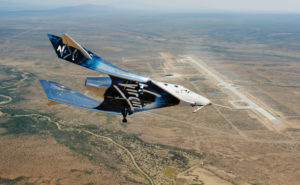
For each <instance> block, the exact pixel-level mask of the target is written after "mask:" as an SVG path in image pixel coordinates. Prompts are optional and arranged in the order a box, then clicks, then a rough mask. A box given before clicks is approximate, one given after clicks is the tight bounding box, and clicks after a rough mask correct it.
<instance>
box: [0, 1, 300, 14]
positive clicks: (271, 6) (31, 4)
mask: <svg viewBox="0 0 300 185" xmlns="http://www.w3.org/2000/svg"><path fill="white" fill-rule="evenodd" d="M81 4H96V5H105V6H110V7H114V8H119V9H127V10H128V9H134V10H159V11H166V12H189V11H191V12H270V13H300V0H49V1H41V0H0V10H1V9H8V10H11V9H14V8H15V9H16V10H20V9H51V8H57V7H63V6H77V5H81Z"/></svg>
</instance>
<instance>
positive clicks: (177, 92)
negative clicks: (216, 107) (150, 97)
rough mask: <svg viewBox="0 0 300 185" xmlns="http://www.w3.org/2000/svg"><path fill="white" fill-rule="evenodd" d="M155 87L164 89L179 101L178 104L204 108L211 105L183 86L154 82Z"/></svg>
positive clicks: (205, 99) (208, 101) (202, 97)
mask: <svg viewBox="0 0 300 185" xmlns="http://www.w3.org/2000/svg"><path fill="white" fill-rule="evenodd" d="M154 83H155V84H156V85H157V86H159V87H160V88H162V89H164V90H165V91H167V92H168V93H170V94H171V95H173V96H175V97H176V98H178V99H179V100H180V104H185V105H191V106H205V105H209V104H211V101H210V100H209V99H207V98H205V97H204V96H201V95H199V94H197V93H195V92H193V91H191V90H189V89H187V88H185V87H183V86H180V85H176V84H170V83H165V82H156V81H155V82H154Z"/></svg>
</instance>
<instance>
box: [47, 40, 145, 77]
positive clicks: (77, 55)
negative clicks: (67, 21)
mask: <svg viewBox="0 0 300 185" xmlns="http://www.w3.org/2000/svg"><path fill="white" fill-rule="evenodd" d="M48 37H49V39H50V41H51V43H52V45H53V47H54V50H55V52H56V54H57V56H58V57H59V58H61V59H64V60H67V61H69V62H72V63H74V64H78V65H80V66H83V67H86V68H89V69H92V70H97V71H100V72H103V73H106V74H108V75H110V76H115V77H119V78H123V79H128V80H133V81H138V82H147V81H149V78H147V77H144V76H142V75H138V74H135V73H132V72H129V71H126V70H124V69H121V68H119V67H117V66H115V65H113V64H111V63H110V62H108V61H106V60H103V59H102V58H101V57H99V56H97V55H96V54H94V53H92V52H91V51H89V50H87V49H85V48H83V47H82V46H80V45H79V44H78V43H77V42H76V41H75V40H73V39H72V38H71V37H70V36H68V35H67V34H63V35H62V37H58V36H55V35H50V34H49V35H48Z"/></svg>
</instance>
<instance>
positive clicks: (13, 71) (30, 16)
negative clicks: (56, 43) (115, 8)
mask: <svg viewBox="0 0 300 185" xmlns="http://www.w3.org/2000/svg"><path fill="white" fill-rule="evenodd" d="M77 11H78V10H77V9H75V10H74V11H72V9H70V11H67V12H61V10H53V11H45V12H13V13H10V14H5V16H0V56H1V58H0V184H89V185H91V184H226V185H227V184H250V185H254V184H256V185H258V184H261V185H265V184H278V185H281V184H282V185H283V184H291V185H293V184H295V185H296V184H299V182H300V167H299V164H300V158H299V156H300V145H299V144H300V98H299V97H300V76H299V75H300V54H299V49H300V44H299V43H300V37H299V33H300V26H299V24H297V21H298V22H299V20H300V17H299V16H297V15H289V16H283V15H274V16H269V15H210V14H209V15H205V14H203V15H202V14H199V15H194V14H192V15H152V14H150V13H149V14H147V13H138V12H137V13H135V14H132V13H126V12H123V13H120V12H119V13H116V12H112V13H111V14H107V12H105V13H101V11H100V10H99V11H97V12H93V11H88V12H84V11H83V12H80V14H78V12H77ZM2 14H3V13H2ZM2 14H1V12H0V15H2ZM3 15H4V14H3ZM47 33H51V34H56V35H60V34H61V33H68V34H69V35H70V36H72V38H74V39H75V40H76V41H78V42H79V43H80V44H82V45H83V46H84V47H85V48H88V49H90V50H91V51H93V52H95V53H97V54H98V55H100V56H101V57H103V58H105V59H106V60H108V61H110V62H111V63H113V64H115V65H118V66H119V67H122V68H124V69H126V70H130V71H133V72H135V73H139V74H142V75H145V76H149V77H151V78H152V79H154V80H158V81H165V82H170V83H174V84H180V85H183V86H185V87H187V88H189V89H191V90H193V91H195V92H197V93H199V94H201V95H203V96H206V97H208V98H209V99H210V100H211V101H212V102H214V103H215V105H212V106H207V107H205V108H203V109H201V110H200V111H198V112H197V113H192V112H193V111H194V108H193V107H171V108H164V109H159V110H152V111H149V112H142V113H137V114H133V115H131V116H129V117H128V123H127V124H123V123H122V122H121V115H112V114H106V113H98V112H91V111H88V110H82V109H77V108H74V107H70V106H65V105H56V106H47V105H46V103H47V99H46V96H45V94H44V92H43V90H42V87H41V86H40V84H39V79H47V80H52V81H57V82H59V83H62V84H65V85H67V86H69V87H71V88H73V89H75V90H77V91H79V92H81V93H86V90H85V87H84V82H85V79H86V77H87V76H97V75H105V74H100V73H99V72H96V71H91V70H88V69H84V68H82V67H80V66H76V65H72V64H70V63H68V62H65V61H63V60H59V59H58V58H57V57H56V55H55V53H54V51H53V48H52V46H51V44H50V42H49V40H48V38H47ZM201 66H202V67H201ZM203 66H204V67H203ZM217 79H220V80H217ZM220 82H222V83H220ZM236 91H238V93H235V92H236ZM240 94H242V96H240ZM88 95H90V94H89V93H88ZM241 97H246V98H244V99H241ZM261 110H263V111H261ZM262 112H267V113H262ZM266 115H271V116H266ZM270 117H271V119H270ZM273 118H274V119H276V121H272V120H273Z"/></svg>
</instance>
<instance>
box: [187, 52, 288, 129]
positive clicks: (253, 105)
mask: <svg viewBox="0 0 300 185" xmlns="http://www.w3.org/2000/svg"><path fill="white" fill-rule="evenodd" d="M185 59H186V60H187V61H190V62H192V63H193V64H195V65H197V66H198V67H200V68H201V69H202V70H203V71H205V72H206V73H207V74H208V75H209V76H211V77H212V78H214V79H215V80H216V81H217V82H218V83H219V84H220V85H222V86H223V87H224V88H226V89H228V90H230V91H231V92H232V93H233V94H235V95H236V96H237V97H239V98H240V99H241V100H242V101H244V102H246V103H247V104H248V105H249V109H253V110H256V111H257V112H258V113H260V114H261V115H262V116H264V117H265V118H267V119H268V120H270V121H271V123H272V124H274V125H279V124H282V121H281V120H279V119H277V118H275V117H274V116H273V115H272V114H270V113H269V112H268V111H266V110H265V109H263V108H262V107H260V106H259V105H257V104H256V103H254V102H253V101H252V100H250V99H249V98H248V97H247V96H245V95H244V94H242V93H241V92H240V91H238V90H237V89H236V87H235V86H234V85H233V84H230V83H227V82H225V81H224V80H223V79H221V78H220V77H218V76H217V75H216V74H214V73H213V72H211V71H210V70H209V69H207V68H206V67H205V66H204V65H202V64H200V63H198V62H197V61H195V60H194V59H193V58H192V57H186V58H185Z"/></svg>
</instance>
